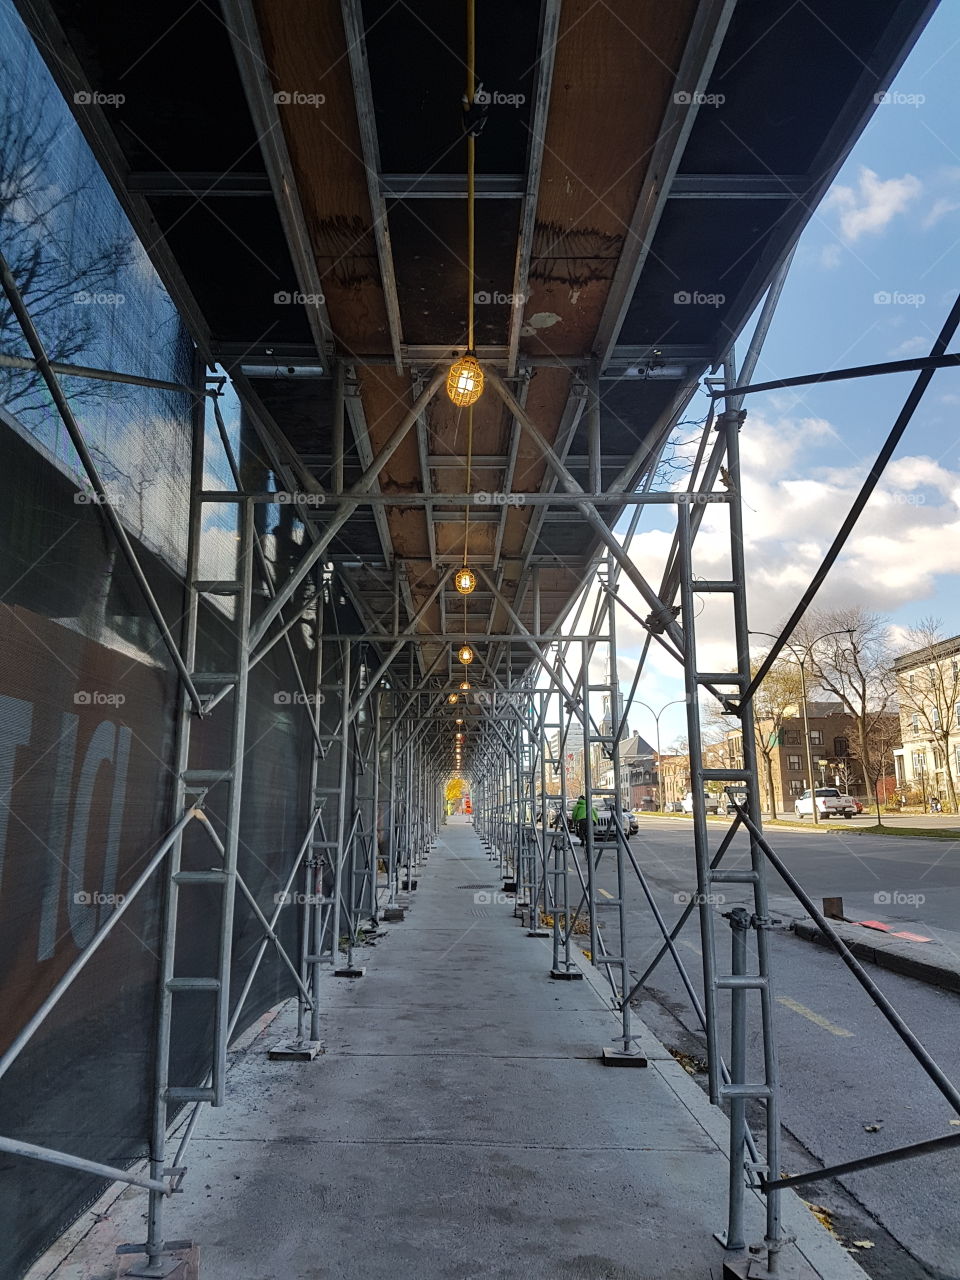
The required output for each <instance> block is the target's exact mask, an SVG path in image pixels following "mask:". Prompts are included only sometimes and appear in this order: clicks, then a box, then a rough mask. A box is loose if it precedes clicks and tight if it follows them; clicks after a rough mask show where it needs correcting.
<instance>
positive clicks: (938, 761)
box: [933, 747, 944, 769]
mask: <svg viewBox="0 0 960 1280" xmlns="http://www.w3.org/2000/svg"><path fill="white" fill-rule="evenodd" d="M943 765H944V759H943V752H942V751H941V750H940V748H939V747H934V748H933V767H934V768H935V769H942V768H943Z"/></svg>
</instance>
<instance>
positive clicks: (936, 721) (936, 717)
mask: <svg viewBox="0 0 960 1280" xmlns="http://www.w3.org/2000/svg"><path fill="white" fill-rule="evenodd" d="M931 714H932V716H933V727H934V728H935V729H939V728H940V708H939V707H934V708H933V709H932V711H931Z"/></svg>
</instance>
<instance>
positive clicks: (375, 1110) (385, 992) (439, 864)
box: [31, 822, 864, 1280]
mask: <svg viewBox="0 0 960 1280" xmlns="http://www.w3.org/2000/svg"><path fill="white" fill-rule="evenodd" d="M499 888H500V881H499V879H498V877H497V875H496V874H495V864H492V863H491V862H490V861H489V860H488V858H487V857H486V855H485V854H484V852H483V850H482V848H481V846H480V842H479V840H478V839H477V837H476V836H475V835H474V832H473V828H472V826H469V825H459V824H458V825H454V824H453V823H452V822H451V824H450V825H449V826H447V827H445V828H444V831H443V835H442V838H441V840H440V843H439V845H438V847H437V848H436V849H435V850H434V851H433V853H432V854H431V857H430V860H429V863H428V864H427V866H426V867H425V868H423V871H422V873H421V876H420V888H419V889H418V890H417V892H416V893H414V894H413V895H412V899H413V901H412V906H411V909H410V911H409V912H408V914H407V917H406V920H405V921H404V922H403V923H401V924H397V925H394V926H391V927H390V929H389V933H390V936H389V937H388V938H387V939H385V940H383V941H381V942H379V943H378V944H377V946H376V947H375V948H369V949H365V950H364V951H363V952H362V958H363V962H364V963H365V964H366V966H367V970H366V976H365V977H363V978H361V979H358V980H352V981H350V980H337V979H334V978H332V977H331V979H330V981H329V984H328V986H327V988H326V991H327V1007H326V1011H325V1013H324V1018H323V1025H324V1042H325V1045H326V1053H325V1054H323V1055H322V1056H320V1057H318V1058H317V1059H316V1060H315V1061H314V1062H312V1063H305V1062H304V1063H296V1062H269V1061H268V1060H267V1057H266V1053H265V1050H266V1049H267V1048H269V1046H270V1045H272V1044H274V1043H276V1042H277V1041H278V1040H280V1039H282V1038H284V1037H286V1036H289V1035H290V1034H291V1033H292V1032H293V1031H294V1029H295V1009H294V1006H293V1004H292V1002H290V1003H288V1004H287V1005H285V1006H284V1007H283V1008H282V1010H281V1012H280V1013H279V1015H278V1016H277V1017H275V1018H274V1019H273V1020H272V1021H271V1022H270V1023H269V1025H268V1026H266V1027H264V1028H262V1029H261V1030H260V1031H259V1033H254V1034H253V1035H252V1036H251V1037H249V1039H250V1043H249V1044H248V1045H247V1047H245V1048H244V1049H243V1050H241V1051H239V1052H238V1053H237V1054H236V1055H235V1061H234V1065H233V1068H232V1070H231V1073H230V1080H229V1090H228V1105H227V1106H225V1107H223V1108H221V1109H220V1110H216V1111H214V1110H211V1109H206V1110H205V1112H204V1114H203V1118H202V1120H201V1122H200V1125H199V1127H198V1131H197V1136H196V1137H195V1138H194V1141H193V1145H192V1147H191V1149H190V1151H189V1153H188V1160H187V1163H188V1164H189V1166H190V1173H189V1175H188V1178H187V1182H186V1185H185V1190H184V1194H183V1195H179V1196H176V1197H174V1198H173V1200H172V1202H171V1205H170V1210H169V1232H170V1236H171V1237H174V1238H182V1239H186V1238H191V1239H193V1240H194V1241H195V1242H196V1243H197V1244H198V1245H199V1257H200V1271H199V1275H200V1277H201V1278H202V1280H320V1278H322V1280H448V1278H463V1280H473V1278H475V1277H476V1278H479V1277H491V1278H496V1280H507V1278H508V1277H509V1278H511V1280H513V1278H514V1277H517V1276H519V1275H523V1276H524V1277H525V1278H529V1280H548V1278H549V1280H654V1277H656V1280H681V1277H683V1280H693V1278H695V1277H697V1278H699V1277H702V1278H703V1280H708V1277H713V1278H714V1280H719V1277H720V1276H721V1274H722V1265H723V1254H722V1251H721V1249H720V1247H719V1245H718V1244H717V1243H716V1242H715V1240H714V1239H713V1234H712V1233H713V1232H714V1231H715V1230H717V1229H720V1228H722V1227H723V1226H724V1225H725V1219H724V1214H725V1209H724V1201H725V1193H726V1184H727V1160H726V1157H725V1154H724V1151H723V1147H722V1144H723V1142H724V1141H725V1128H726V1126H725V1121H724V1120H723V1117H722V1116H720V1115H719V1114H718V1113H717V1112H716V1111H715V1110H714V1109H713V1108H711V1107H710V1106H709V1104H708V1103H707V1101H706V1098H705V1096H704V1094H703V1093H702V1091H701V1090H700V1089H699V1087H698V1086H697V1085H696V1083H695V1082H694V1081H693V1080H691V1078H690V1077H689V1076H688V1075H687V1074H686V1073H685V1072H684V1071H683V1069H682V1067H681V1066H680V1065H679V1063H677V1062H675V1061H674V1060H673V1058H672V1057H670V1055H669V1054H668V1053H667V1052H666V1050H665V1049H663V1047H662V1046H661V1045H660V1044H659V1042H658V1041H656V1040H655V1039H654V1037H653V1036H652V1035H651V1034H650V1033H649V1032H647V1031H646V1030H645V1029H643V1028H641V1031H642V1033H643V1034H642V1039H641V1047H642V1049H643V1050H644V1052H645V1053H646V1055H647V1057H648V1058H649V1062H650V1065H649V1067H648V1068H647V1069H646V1070H643V1069H640V1070H612V1069H610V1068H608V1067H604V1066H603V1065H602V1064H601V1063H600V1062H599V1061H598V1056H597V1055H598V1054H599V1052H600V1050H601V1048H602V1047H603V1046H604V1045H605V1044H609V1043H612V1039H613V1035H614V1033H615V1030H616V1027H617V1023H616V1021H615V1019H614V1017H613V1016H612V1015H611V1012H610V1011H609V1009H608V1008H605V1007H604V1002H603V1000H601V998H600V996H599V995H598V992H597V990H596V989H595V987H594V982H593V980H588V981H582V982H569V983H567V982H551V981H550V980H549V978H548V976H547V975H548V971H549V967H550V950H549V940H546V941H545V940H540V939H532V938H528V937H527V936H526V931H525V930H524V929H523V928H521V926H520V924H519V922H518V921H517V920H516V919H515V918H514V916H513V914H512V908H511V907H510V906H509V905H505V904H503V903H496V904H495V905H490V906H480V905H477V903H476V901H475V897H474V895H475V894H476V893H480V892H482V891H487V892H489V890H491V889H493V890H496V889H499ZM481 901H482V900H481ZM593 976H594V975H593V974H592V972H591V979H592V978H593ZM638 1025H639V1024H638ZM102 1205H103V1202H101V1206H95V1208H97V1207H100V1208H101V1211H102ZM144 1208H145V1195H144V1194H143V1193H141V1192H138V1191H126V1192H124V1193H123V1194H121V1195H120V1196H119V1198H116V1199H115V1203H114V1205H113V1208H112V1209H110V1210H109V1216H108V1217H107V1219H106V1220H105V1221H101V1222H99V1223H97V1224H96V1225H91V1223H92V1219H93V1217H94V1215H93V1214H88V1215H85V1223H84V1226H85V1227H89V1230H87V1231H86V1234H83V1231H82V1230H81V1231H74V1232H73V1233H72V1235H73V1238H74V1240H75V1241H76V1242H77V1243H76V1247H75V1248H74V1249H73V1251H72V1253H71V1254H70V1256H69V1258H68V1259H67V1260H66V1261H65V1262H64V1263H63V1264H62V1265H59V1266H54V1265H53V1264H52V1263H50V1262H49V1261H48V1262H47V1264H46V1265H45V1266H44V1267H41V1268H37V1267H35V1268H34V1269H33V1271H32V1272H31V1277H40V1276H43V1277H48V1276H50V1277H54V1278H55V1280H112V1278H113V1277H115V1276H117V1275H118V1274H120V1273H119V1271H118V1269H117V1259H116V1258H115V1257H114V1256H113V1248H114V1247H115V1244H116V1243H117V1242H118V1241H120V1240H124V1239H126V1240H129V1239H142V1238H143V1223H142V1217H141V1215H142V1212H143V1210H144ZM785 1219H786V1228H787V1230H788V1231H789V1232H793V1233H795V1234H796V1235H797V1238H798V1248H791V1249H790V1250H789V1251H788V1253H787V1255H786V1257H785V1259H784V1261H785V1262H786V1261H787V1260H788V1259H789V1260H790V1261H791V1262H794V1263H798V1262H800V1261H801V1258H799V1257H798V1249H799V1252H800V1253H802V1255H803V1259H805V1260H806V1262H807V1264H808V1265H812V1266H813V1268H814V1271H815V1273H816V1274H817V1275H820V1276H822V1277H824V1280H857V1278H859V1280H863V1275H864V1273H863V1272H862V1271H861V1270H860V1269H859V1267H857V1266H856V1264H855V1263H854V1262H853V1261H852V1259H851V1258H850V1256H849V1255H848V1254H847V1253H846V1252H844V1251H843V1250H842V1249H841V1248H840V1246H839V1245H838V1244H837V1243H836V1241H834V1240H833V1239H832V1238H831V1237H830V1236H829V1235H828V1233H827V1232H826V1231H825V1230H824V1229H823V1228H822V1227H821V1226H820V1225H819V1223H818V1222H817V1221H816V1220H815V1219H814V1218H813V1216H812V1215H811V1214H810V1213H809V1212H808V1211H807V1210H806V1209H805V1208H804V1207H803V1206H802V1205H801V1204H800V1202H799V1201H798V1200H796V1199H795V1198H794V1197H792V1196H789V1197H788V1198H787V1200H786V1204H785ZM762 1234H763V1219H762V1212H761V1206H760V1202H759V1200H758V1199H757V1198H756V1197H755V1196H754V1195H753V1194H748V1238H749V1239H751V1240H759V1239H760V1238H761V1237H762ZM121 1261H123V1262H124V1265H127V1263H126V1260H125V1259H123V1260H121Z"/></svg>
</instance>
